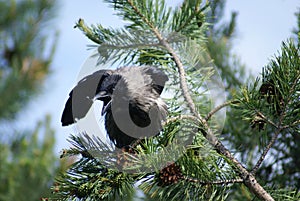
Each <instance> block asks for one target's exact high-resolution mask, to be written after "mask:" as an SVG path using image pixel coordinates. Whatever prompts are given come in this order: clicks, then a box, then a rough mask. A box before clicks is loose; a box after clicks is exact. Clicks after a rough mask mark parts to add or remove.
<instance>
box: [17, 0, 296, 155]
mask: <svg viewBox="0 0 300 201" xmlns="http://www.w3.org/2000/svg"><path fill="white" fill-rule="evenodd" d="M167 2H168V3H169V4H170V5H179V3H180V2H181V1H180V0H173V1H171V0H167ZM59 4H60V5H59V10H58V17H57V19H56V20H55V23H54V25H53V28H57V29H58V30H59V31H60V37H59V39H58V41H57V42H58V43H57V51H56V54H55V57H54V60H53V63H52V71H53V72H52V74H51V75H50V77H49V79H48V80H47V81H46V83H45V90H44V91H46V93H43V94H42V95H40V96H38V97H37V98H36V99H34V100H33V101H32V103H31V104H30V105H29V107H28V108H27V109H26V110H25V111H24V113H25V114H24V113H23V114H22V115H27V116H28V118H27V121H26V122H24V121H23V123H21V125H20V126H25V127H26V126H30V125H35V122H37V121H38V120H40V119H42V118H43V116H44V115H45V114H51V116H52V126H53V127H54V129H55V130H56V137H57V145H56V148H55V151H56V152H57V154H58V153H59V151H60V150H61V149H63V148H67V147H69V145H70V144H69V143H68V142H67V138H68V136H69V135H70V134H71V133H74V128H72V127H71V128H70V127H66V128H63V127H62V126H61V123H60V117H61V113H62V111H63V107H64V104H65V101H66V100H67V98H68V94H69V92H70V90H71V89H72V87H73V86H74V85H75V84H76V82H77V81H78V74H79V72H80V69H81V67H82V65H83V63H84V62H85V61H86V59H87V58H88V57H89V56H90V55H91V53H92V51H91V50H88V47H87V45H91V44H93V42H91V41H90V40H88V39H87V38H86V37H85V35H83V34H82V33H81V31H80V30H79V29H74V25H75V22H76V21H77V20H78V19H79V18H82V19H84V20H85V22H86V23H87V24H101V25H103V26H104V27H120V26H122V25H123V23H122V21H121V20H120V19H119V18H118V17H117V16H115V15H113V9H112V8H110V7H108V5H107V4H104V3H103V2H102V1H101V0H89V1H86V0H76V1H72V0H63V1H59ZM299 7H300V1H299V0H263V1H262V0H244V1H237V0H227V4H226V9H225V17H226V18H225V19H227V20H229V16H230V13H231V12H232V11H237V12H238V18H237V32H236V35H237V38H236V39H235V40H234V43H233V46H234V48H233V52H234V53H235V54H236V55H238V56H239V57H240V58H241V61H242V62H243V63H245V64H246V66H247V68H248V69H249V70H251V72H252V73H253V74H254V75H259V72H260V70H261V68H262V67H263V66H264V65H266V64H267V63H268V61H269V59H270V58H272V57H273V56H274V55H275V54H277V52H278V50H279V49H280V46H281V43H282V41H285V40H286V39H288V38H289V37H290V36H291V35H292V34H291V32H292V29H293V28H294V27H296V17H295V16H294V13H295V12H296V10H297V8H299ZM22 124H23V125H22Z"/></svg>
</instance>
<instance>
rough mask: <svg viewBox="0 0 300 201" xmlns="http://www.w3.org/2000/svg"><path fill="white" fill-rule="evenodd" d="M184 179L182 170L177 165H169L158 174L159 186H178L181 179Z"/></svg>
mask: <svg viewBox="0 0 300 201" xmlns="http://www.w3.org/2000/svg"><path fill="white" fill-rule="evenodd" d="M182 178H183V175H182V172H181V169H180V167H179V166H178V165H176V164H175V163H172V164H170V165H168V166H167V167H165V168H163V169H162V170H160V171H159V173H158V180H159V182H158V185H159V186H168V185H170V184H176V183H177V182H178V181H179V180H180V179H182Z"/></svg>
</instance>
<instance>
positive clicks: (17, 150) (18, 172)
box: [0, 117, 55, 201]
mask: <svg viewBox="0 0 300 201" xmlns="http://www.w3.org/2000/svg"><path fill="white" fill-rule="evenodd" d="M4 134H5V133H3V132H2V133H1V135H4ZM14 135H18V136H15V137H13V138H12V139H9V142H8V143H0V160H1V163H0V170H1V173H0V200H6V201H13V200H20V201H22V200H24V201H25V200H26V201H27V200H39V199H40V198H41V197H43V196H49V194H50V190H49V188H50V185H51V183H50V181H51V179H52V178H53V175H54V174H55V169H54V164H53V161H55V156H54V155H53V154H49V153H52V152H53V148H54V145H55V141H54V131H53V129H52V128H51V127H50V118H49V117H47V118H46V119H45V120H43V121H41V122H39V123H38V125H37V126H36V128H35V130H34V131H30V130H28V131H24V132H20V133H18V134H17V133H14ZM41 138H42V139H41Z"/></svg>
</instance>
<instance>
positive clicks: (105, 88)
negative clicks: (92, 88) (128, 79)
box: [94, 74, 121, 115]
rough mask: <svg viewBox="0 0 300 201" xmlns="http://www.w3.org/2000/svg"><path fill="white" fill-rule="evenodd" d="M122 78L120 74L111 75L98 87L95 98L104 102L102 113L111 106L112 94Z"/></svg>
mask: <svg viewBox="0 0 300 201" xmlns="http://www.w3.org/2000/svg"><path fill="white" fill-rule="evenodd" d="M120 79H121V76H120V75H119V74H112V75H109V76H107V77H106V78H105V79H104V80H103V82H102V83H101V85H100V86H99V87H98V89H97V93H96V95H95V97H94V100H100V101H102V102H103V107H102V111H101V115H103V114H105V113H106V111H107V109H108V108H109V107H110V106H111V102H112V95H113V93H114V90H115V87H116V85H117V84H118V81H119V80H120Z"/></svg>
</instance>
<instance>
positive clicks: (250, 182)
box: [138, 11, 273, 200]
mask: <svg viewBox="0 0 300 201" xmlns="http://www.w3.org/2000/svg"><path fill="white" fill-rule="evenodd" d="M138 13H139V15H141V16H140V17H142V19H145V18H144V17H143V16H142V14H140V12H139V11H138ZM145 22H146V23H147V24H148V25H149V27H151V28H152V31H153V33H154V34H155V35H156V37H157V38H158V40H159V41H160V43H161V45H162V46H163V47H164V48H165V49H166V50H167V51H168V52H169V53H170V54H171V55H172V57H173V60H174V62H175V63H176V66H177V68H178V73H179V79H180V88H181V90H182V93H183V96H184V99H185V101H186V103H187V105H188V107H189V109H190V111H191V112H192V114H193V115H194V116H195V117H197V118H198V119H199V121H200V122H201V123H202V125H204V128H205V130H206V132H204V133H203V135H204V137H205V138H206V139H207V140H208V141H209V143H210V144H211V145H212V146H213V147H215V148H216V150H218V152H219V153H220V154H222V155H224V156H225V157H226V158H227V159H228V160H230V161H231V162H232V163H233V164H234V165H235V166H236V167H237V170H238V172H239V173H240V176H241V178H242V179H243V180H244V182H245V184H246V186H247V187H248V188H249V189H250V190H251V191H253V192H254V194H255V195H256V196H258V197H259V198H261V199H264V200H273V198H272V197H271V196H270V195H269V194H268V193H267V192H266V191H265V190H264V188H263V187H262V186H260V185H259V183H258V182H257V181H256V178H255V177H254V176H253V175H252V174H251V173H249V172H248V170H247V169H246V168H244V167H243V165H242V164H241V163H240V162H239V161H238V160H237V159H235V158H234V157H233V156H232V154H231V153H230V152H229V150H228V149H226V148H225V147H224V145H223V144H222V143H221V141H219V140H218V138H217V137H216V136H215V135H214V134H213V132H212V130H211V129H210V127H209V126H208V122H207V121H206V120H205V119H204V118H203V117H201V115H200V114H199V113H198V112H197V110H196V107H195V104H194V102H193V99H192V97H191V95H190V93H189V89H188V86H187V82H186V73H185V70H184V67H183V64H182V62H181V60H180V58H179V56H178V55H177V54H176V52H175V51H174V49H173V48H172V47H171V46H170V44H169V43H168V42H167V41H166V40H165V39H164V37H163V36H162V34H161V33H160V32H159V30H158V29H157V28H155V27H154V26H153V25H152V24H151V23H150V22H149V21H147V20H146V21H145Z"/></svg>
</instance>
